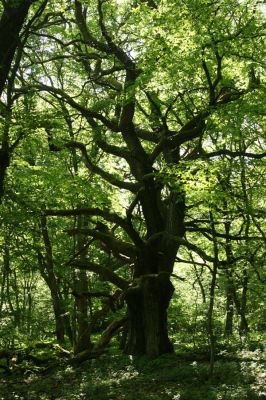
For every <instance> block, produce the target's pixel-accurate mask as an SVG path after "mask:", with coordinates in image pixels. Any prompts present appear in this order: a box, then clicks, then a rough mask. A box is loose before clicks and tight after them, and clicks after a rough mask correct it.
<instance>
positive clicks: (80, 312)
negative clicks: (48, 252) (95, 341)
mask: <svg viewBox="0 0 266 400" xmlns="http://www.w3.org/2000/svg"><path fill="white" fill-rule="evenodd" d="M84 225H85V220H84V216H82V215H79V216H78V219H77V226H78V228H82V227H83V226H84ZM77 251H78V252H79V254H80V257H81V258H82V257H85V255H86V251H87V249H86V243H85V240H84V236H81V235H78V237H77ZM74 290H75V292H76V293H77V294H78V296H76V297H75V305H76V318H77V342H76V346H75V351H76V352H77V353H79V352H81V351H84V350H89V349H91V348H92V343H91V329H90V324H89V319H88V298H87V296H86V295H84V293H87V292H88V277H87V273H86V271H82V270H81V271H78V272H75V282H74Z"/></svg>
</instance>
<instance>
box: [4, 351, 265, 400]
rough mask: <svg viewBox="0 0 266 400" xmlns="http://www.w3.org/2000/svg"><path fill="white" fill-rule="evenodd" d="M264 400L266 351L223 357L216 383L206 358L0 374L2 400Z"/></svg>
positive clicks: (118, 360) (108, 357)
mask: <svg viewBox="0 0 266 400" xmlns="http://www.w3.org/2000/svg"><path fill="white" fill-rule="evenodd" d="M52 399H53V400H229V399H230V400H233V399H235V400H255V399H256V400H265V399H266V354H265V351H262V350H259V349H256V350H255V351H241V352H238V353H234V355H230V354H225V353H221V355H220V357H218V359H217V361H216V362H215V368H214V373H213V377H212V379H210V378H209V365H208V362H207V360H206V357H205V356H204V354H200V353H198V354H197V353H188V352H187V353H182V354H181V353H180V354H172V355H164V356H161V357H159V358H156V359H150V358H147V357H138V358H133V357H132V356H126V355H117V353H114V354H112V352H111V351H110V354H104V355H102V356H100V357H99V358H98V359H94V360H89V361H86V362H84V363H83V364H82V365H81V366H80V367H78V368H73V367H70V366H66V365H63V364H61V365H57V366H51V367H49V368H48V369H47V370H43V369H38V368H37V367H35V370H34V368H33V366H32V367H31V368H28V369H27V368H24V370H23V372H22V371H21V369H17V370H16V369H15V370H14V371H13V372H11V373H6V372H3V373H0V400H52Z"/></svg>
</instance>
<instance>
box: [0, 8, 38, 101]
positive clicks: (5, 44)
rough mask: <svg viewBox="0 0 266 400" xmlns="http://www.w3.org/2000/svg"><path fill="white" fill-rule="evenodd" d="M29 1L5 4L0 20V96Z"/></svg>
mask: <svg viewBox="0 0 266 400" xmlns="http://www.w3.org/2000/svg"><path fill="white" fill-rule="evenodd" d="M32 2H33V1H31V0H22V1H21V0H19V1H14V0H9V1H7V2H5V5H4V11H3V13H2V16H1V19H0V96H1V94H2V92H3V89H4V85H5V83H6V80H7V77H8V73H9V71H10V67H11V63H12V61H13V58H14V54H15V51H16V49H17V47H18V46H19V33H20V31H21V29H22V26H23V23H24V21H25V20H26V18H27V15H28V11H29V8H30V5H31V3H32Z"/></svg>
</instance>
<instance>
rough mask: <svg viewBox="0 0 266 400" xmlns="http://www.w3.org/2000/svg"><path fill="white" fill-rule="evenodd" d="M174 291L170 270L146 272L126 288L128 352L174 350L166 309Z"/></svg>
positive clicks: (157, 353) (152, 354)
mask: <svg viewBox="0 0 266 400" xmlns="http://www.w3.org/2000/svg"><path fill="white" fill-rule="evenodd" d="M173 292H174V287H173V285H172V283H171V281H170V279H169V274H167V273H160V274H149V275H143V276H141V277H140V278H139V279H137V280H136V281H135V283H134V285H133V286H132V287H130V288H129V289H128V290H127V291H126V295H125V298H126V302H127V306H128V340H127V344H126V348H125V351H126V352H127V353H129V354H147V355H148V356H158V355H160V354H163V353H172V352H173V345H172V344H171V342H170V340H169V337H168V329H167V309H168V306H169V302H170V300H171V297H172V295H173Z"/></svg>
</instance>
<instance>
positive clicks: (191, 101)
mask: <svg viewBox="0 0 266 400" xmlns="http://www.w3.org/2000/svg"><path fill="white" fill-rule="evenodd" d="M0 13H1V19H0V75H1V76H0V96H1V98H0V134H1V139H0V140H1V142H0V196H1V208H0V221H1V234H0V246H1V258H0V320H1V327H0V368H1V369H2V370H3V371H4V372H7V371H11V370H12V369H15V370H16V368H17V367H18V365H19V364H21V362H24V363H27V362H29V363H30V362H32V363H35V364H37V365H38V363H39V364H40V366H41V365H46V364H45V363H46V361H47V360H48V359H46V360H43V359H42V355H43V354H40V351H39V350H38V349H40V348H43V346H44V348H45V346H47V349H46V352H47V354H50V353H49V352H52V353H53V352H54V353H56V352H57V353H58V354H57V357H58V359H63V358H64V357H66V359H67V360H68V361H66V363H70V364H71V368H72V367H73V366H74V367H75V366H77V365H79V364H80V363H82V362H84V361H85V360H87V359H90V358H94V357H98V356H99V355H100V354H102V353H103V352H104V351H106V348H107V347H108V345H109V343H110V341H111V340H112V339H113V342H112V343H113V346H116V348H117V350H116V351H118V348H119V349H120V350H119V351H120V352H124V353H126V354H130V355H145V356H159V355H162V354H165V353H171V352H173V351H174V350H175V351H177V352H178V351H180V350H182V351H183V349H184V348H185V349H186V350H187V351H189V352H192V353H193V352H194V354H195V360H196V353H197V351H200V352H203V353H204V361H209V367H208V376H209V377H212V376H214V374H215V361H216V360H217V359H219V356H220V355H221V352H226V351H229V350H230V349H232V348H233V349H236V348H237V349H239V348H242V349H247V348H249V349H250V347H249V346H250V343H251V342H252V343H255V348H257V347H259V348H260V349H262V350H263V339H264V338H265V330H266V312H265V294H264V291H263V286H264V284H265V279H266V276H265V254H266V253H265V241H266V237H265V215H266V211H265V194H266V193H265V192H266V190H265V179H264V176H265V156H266V153H265V108H264V104H265V97H266V96H265V92H266V86H265V50H264V48H265V47H264V38H265V7H264V5H263V4H262V3H260V2H258V1H255V0H243V1H239V0H235V1H233V0H228V1H226V0H225V1H221V2H217V1H205V0H185V1H181V0H174V1H172V0H148V1H142V0H139V1H138V0H137V1H130V0H124V1H121V0H120V1H119V0H109V1H108V2H107V1H103V0H92V1H90V2H88V1H85V0H82V1H78V0H75V1H68V0H64V1H63V0H61V1H56V2H55V1H53V0H44V1H39V0H36V1H29V0H17V1H13V0H8V1H2V2H1V3H0ZM10 32H13V33H12V34H10ZM55 343H57V345H55ZM49 346H50V347H49ZM53 346H55V347H53ZM56 346H58V347H56ZM1 349H2V350H1ZM51 349H53V351H52V350H51ZM44 353H45V351H44ZM200 354H201V353H200ZM110 357H111V356H110ZM12 359H14V360H15V361H14V362H13V363H12ZM123 360H124V362H125V363H127V362H128V359H127V361H125V360H126V359H123ZM171 360H172V361H171V362H173V360H174V358H173V359H171ZM166 361H167V360H166ZM47 362H48V361H47ZM104 362H107V361H106V360H105V361H104ZM167 362H168V361H167ZM169 362H170V361H169ZM218 363H219V361H218ZM14 364H16V366H14ZM158 365H159V364H158ZM20 367H21V368H22V369H23V368H24V367H23V366H22V364H21V366H20ZM46 367H47V365H46ZM218 367H219V368H220V366H219V365H218ZM47 368H48V369H49V368H50V367H47ZM129 368H131V367H129ZM159 368H160V366H159ZM203 369H204V368H203ZM130 371H131V370H130ZM132 371H133V370H132ZM132 371H131V372H132ZM199 373H200V374H201V373H203V372H199ZM204 373H205V372H204ZM260 373H261V371H260ZM133 375H134V374H133ZM195 376H196V375H195ZM204 376H205V375H204ZM259 387H260V386H259ZM169 390H170V389H169ZM208 390H211V389H210V388H208ZM258 390H259V389H258ZM170 392H171V390H170ZM170 392H169V393H170ZM180 393H181V394H180V396H181V395H183V397H176V399H179V398H182V399H185V398H188V397H185V396H186V395H187V394H186V391H185V389H184V388H181V391H180ZM182 393H183V394H182ZM213 393H216V394H211V395H210V398H217V399H218V398H224V399H226V398H231V397H226V396H225V395H224V396H225V397H219V396H220V394H219V391H214V392H213ZM170 395H172V394H171V393H170V394H169V396H168V397H165V398H174V397H170ZM212 395H213V396H215V395H217V396H218V397H211V396H212ZM252 395H253V394H252ZM255 395H256V394H255V392H254V396H255ZM176 396H177V395H176ZM191 396H192V395H191ZM243 396H244V395H243ZM247 396H248V395H247ZM250 396H251V395H250ZM78 398H79V397H78ZM80 398H82V397H80ZM95 398H96V397H95ZM125 398H126V397H125ZM128 398H131V397H128ZM150 398H154V399H155V398H156V396H155V397H154V396H153V397H150ZM157 398H158V399H159V398H160V397H157ZM162 398H164V397H162ZM191 398H194V397H191ZM195 398H196V397H195ZM199 398H200V397H199ZM232 398H234V397H232ZM239 398H240V397H239ZM243 398H248V397H243ZM254 398H255V397H254ZM256 398H257V397H256Z"/></svg>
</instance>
